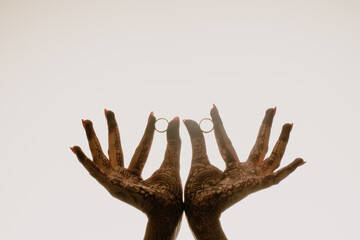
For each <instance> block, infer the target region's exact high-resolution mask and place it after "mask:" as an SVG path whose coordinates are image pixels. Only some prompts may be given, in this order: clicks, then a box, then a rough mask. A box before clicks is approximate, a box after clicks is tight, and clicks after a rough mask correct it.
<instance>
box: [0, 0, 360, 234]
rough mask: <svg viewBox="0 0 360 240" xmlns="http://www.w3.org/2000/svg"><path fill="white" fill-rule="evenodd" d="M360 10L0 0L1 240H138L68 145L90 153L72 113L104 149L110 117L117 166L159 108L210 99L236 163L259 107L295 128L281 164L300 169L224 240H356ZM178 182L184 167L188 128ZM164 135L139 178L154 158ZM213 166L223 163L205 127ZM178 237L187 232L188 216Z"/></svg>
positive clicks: (237, 210)
mask: <svg viewBox="0 0 360 240" xmlns="http://www.w3.org/2000/svg"><path fill="white" fill-rule="evenodd" d="M359 12H360V4H359V2H358V1H318V0H312V1H241V0H238V1H229V0H225V1H204V0H203V1H196V0H195V1H171V0H170V1H169V0H167V1H165V0H164V1H158V0H152V1H136V0H132V1H120V0H117V1H115V0H114V1H85V0H84V1H80V0H71V1H66V0H62V1H56V0H55V1H48V0H46V1H45V0H43V1H39V0H33V1H17V0H9V1H5V0H1V1H0V111H1V119H0V146H1V147H0V161H1V167H0V238H1V239H54V240H56V239H86V240H88V239H89V240H90V239H108V240H109V239H134V240H137V239H142V237H143V235H144V231H145V226H146V222H147V219H146V217H145V215H144V214H142V213H141V212H139V211H138V210H136V209H135V208H133V207H131V206H129V205H126V204H124V203H122V202H120V201H118V200H116V199H114V198H112V197H111V196H110V194H108V192H107V191H106V190H105V189H104V188H103V187H102V186H100V185H99V184H98V183H97V182H96V181H95V180H94V179H93V178H92V177H91V176H90V175H89V174H88V173H87V172H86V170H85V169H84V168H83V167H82V166H81V164H80V163H79V162H78V160H77V159H76V157H75V156H74V154H73V153H72V152H71V151H70V149H69V147H70V146H73V145H80V146H81V147H82V148H83V149H84V151H85V152H86V153H87V154H88V155H89V156H90V151H89V149H88V146H87V140H86V136H85V133H84V130H83V128H82V125H81V119H82V118H84V119H91V120H92V121H93V122H94V126H95V130H96V132H97V134H98V137H99V138H100V140H101V142H102V145H103V148H104V151H107V126H106V121H105V117H104V114H103V111H104V108H107V109H111V110H113V111H114V112H115V113H116V116H117V119H118V123H119V127H120V133H121V138H122V145H123V149H124V154H125V161H126V164H128V163H129V159H130V158H131V156H132V154H133V152H134V150H135V148H136V146H137V144H138V142H139V141H140V138H141V136H142V134H143V130H144V128H145V125H146V121H147V117H148V115H149V113H150V112H151V111H154V113H155V116H157V117H166V118H168V119H172V118H173V117H175V116H179V117H180V118H181V119H184V118H190V119H194V120H197V121H199V120H200V119H202V118H203V117H208V116H209V111H210V109H211V107H212V104H213V103H215V104H216V105H217V106H218V109H219V111H220V114H221V116H222V118H223V121H224V125H225V127H226V129H227V131H228V134H229V136H230V138H231V140H232V142H233V145H234V146H235V148H236V149H237V152H238V155H239V157H240V158H241V160H245V159H246V158H247V156H248V153H249V152H250V149H251V147H252V145H253V143H254V142H255V139H256V135H257V131H258V128H259V126H260V123H261V121H262V118H263V116H264V113H265V110H266V109H267V108H269V107H274V106H277V108H278V111H277V113H276V117H275V119H274V124H273V129H272V136H271V139H270V150H271V148H272V146H273V145H274V143H275V142H276V139H277V137H278V136H279V134H280V130H281V127H282V124H284V123H286V122H290V123H291V122H293V123H294V128H293V131H292V133H291V137H290V142H289V144H288V148H287V151H286V154H285V156H284V158H283V161H282V166H284V165H286V164H288V163H290V162H291V161H292V160H293V159H295V158H296V157H302V158H303V159H304V160H305V161H307V164H305V165H304V166H302V167H301V168H299V169H297V170H296V171H295V172H294V173H293V174H291V175H290V176H289V177H288V178H287V179H285V180H284V181H283V182H281V183H280V184H279V185H277V186H274V187H272V188H269V189H266V190H264V191H261V192H257V193H254V194H253V195H250V196H249V197H247V198H246V199H244V200H243V201H241V202H239V203H238V204H236V205H235V206H233V207H232V208H230V209H229V210H227V211H226V212H225V213H224V214H223V215H222V218H221V222H222V225H223V228H224V231H225V232H226V234H227V236H228V238H229V239H247V240H252V239H254V240H257V239H264V238H266V239H277V240H282V239H294V240H296V239H360V234H359V231H358V227H359V216H360V207H359V202H360V195H359V189H360V188H359V186H360V178H359V167H360V159H359V155H358V144H359V133H360V129H359V122H360V114H359V102H360V101H359V100H360V97H359V90H360V85H359V77H360V73H359V64H360V31H359V27H360V14H359ZM180 131H181V132H180V133H181V138H182V142H183V144H182V153H181V177H182V181H183V184H184V183H185V181H186V178H187V174H188V171H189V163H190V160H191V146H190V139H189V136H188V133H187V131H186V129H185V127H184V125H183V124H181V129H180ZM165 138H166V137H165V134H159V133H157V134H156V136H155V139H154V144H153V147H152V149H151V152H150V156H149V159H148V162H147V164H146V166H145V169H144V173H143V176H144V178H146V177H148V176H150V175H151V173H152V172H153V171H155V170H156V169H157V168H158V167H159V166H160V164H161V161H162V159H163V154H164V150H165V146H166V141H165ZM206 141H207V146H208V154H209V157H210V160H211V162H212V163H213V164H214V165H216V166H218V167H220V168H224V163H223V161H222V159H221V157H220V154H219V153H218V149H217V147H216V143H215V140H214V136H213V133H210V134H207V135H206ZM178 239H180V240H187V239H193V237H192V235H191V232H190V230H189V227H188V224H187V221H186V219H185V218H183V222H182V228H181V230H180V233H179V237H178Z"/></svg>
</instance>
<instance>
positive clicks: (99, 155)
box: [82, 120, 110, 170]
mask: <svg viewBox="0 0 360 240" xmlns="http://www.w3.org/2000/svg"><path fill="white" fill-rule="evenodd" d="M82 122H83V126H84V128H85V131H86V136H87V139H88V142H89V147H90V151H91V155H92V157H93V160H94V162H95V163H96V165H98V166H99V167H100V168H101V169H103V170H105V169H107V168H109V167H110V162H109V161H108V160H107V158H106V156H105V154H104V153H103V151H102V148H101V145H100V142H99V139H98V138H97V137H96V134H95V131H94V127H93V124H92V122H91V121H90V120H85V121H84V120H82Z"/></svg>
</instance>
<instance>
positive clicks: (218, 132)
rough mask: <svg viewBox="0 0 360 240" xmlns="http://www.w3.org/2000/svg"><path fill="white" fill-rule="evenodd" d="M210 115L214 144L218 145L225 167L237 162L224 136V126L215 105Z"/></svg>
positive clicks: (234, 153) (232, 149) (226, 136)
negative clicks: (212, 123)
mask: <svg viewBox="0 0 360 240" xmlns="http://www.w3.org/2000/svg"><path fill="white" fill-rule="evenodd" d="M210 115H211V118H212V120H213V122H214V131H215V137H216V142H217V144H218V147H219V151H220V154H221V156H222V158H223V159H224V161H225V163H226V166H228V165H229V164H232V163H237V162H239V158H238V156H237V154H236V151H235V149H234V147H233V145H232V143H231V141H230V139H229V137H228V135H227V134H226V131H225V128H224V125H223V123H222V120H221V118H220V115H219V111H218V109H217V108H216V106H215V104H214V105H213V108H212V109H211V111H210Z"/></svg>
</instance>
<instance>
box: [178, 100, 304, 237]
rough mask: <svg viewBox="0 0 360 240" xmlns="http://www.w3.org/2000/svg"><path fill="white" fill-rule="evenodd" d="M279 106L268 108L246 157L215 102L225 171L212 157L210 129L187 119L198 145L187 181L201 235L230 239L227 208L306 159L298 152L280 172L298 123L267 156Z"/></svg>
mask: <svg viewBox="0 0 360 240" xmlns="http://www.w3.org/2000/svg"><path fill="white" fill-rule="evenodd" d="M275 111H276V109H268V110H267V111H266V114H265V117H264V120H263V122H262V124H261V127H260V130H259V133H258V137H257V139H256V142H255V145H254V147H253V149H252V150H251V152H250V155H249V157H248V159H247V161H245V162H240V161H239V158H238V156H237V154H236V152H235V149H234V147H233V146H232V144H231V141H230V139H229V137H228V136H227V134H226V132H225V129H224V126H223V123H222V121H221V118H220V116H219V112H218V110H217V108H216V107H215V105H214V107H213V108H212V109H211V112H210V114H211V118H212V120H213V123H214V131H215V137H216V141H217V144H218V147H219V150H220V153H221V156H222V158H223V159H224V161H225V163H226V169H225V171H221V170H219V169H218V168H217V167H215V166H213V165H211V163H210V162H209V159H208V156H207V154H206V146H205V140H204V135H203V133H202V131H201V129H200V127H199V125H198V124H197V123H196V122H195V121H192V120H185V121H184V123H185V125H186V127H187V129H188V132H189V134H190V138H191V144H192V149H193V155H192V163H191V169H190V173H189V176H188V179H187V182H186V185H185V213H186V216H187V218H188V222H189V225H190V228H191V230H192V231H193V234H194V235H195V237H196V239H198V240H205V239H206V240H210V239H214V240H215V239H216V240H221V239H227V238H226V236H225V234H224V232H223V231H222V229H221V225H220V221H219V218H220V215H221V213H222V212H223V211H225V210H226V209H227V208H229V207H230V206H232V205H233V204H235V203H237V202H238V201H240V200H241V199H243V198H245V197H246V196H247V195H249V194H251V193H253V192H256V191H259V190H262V189H265V188H268V187H270V186H272V185H275V184H278V183H279V182H280V181H281V180H283V179H284V178H286V177H287V176H288V175H289V174H290V173H292V172H293V171H294V170H295V169H296V168H297V167H299V166H301V165H302V164H304V163H305V162H304V161H303V160H302V159H301V158H297V159H295V160H294V161H293V162H292V163H290V164H289V165H287V166H285V167H283V168H281V169H279V170H277V171H275V172H274V170H275V169H277V168H278V167H279V165H280V161H281V158H282V156H283V155H284V152H285V148H286V144H287V142H288V139H289V135H290V131H291V129H292V124H285V125H284V126H283V128H282V131H281V134H280V137H279V139H278V141H277V143H276V145H275V147H274V149H273V151H272V153H271V154H270V156H269V157H268V158H266V159H264V158H265V155H266V152H267V150H268V143H269V136H270V129H271V125H272V121H273V117H274V115H275Z"/></svg>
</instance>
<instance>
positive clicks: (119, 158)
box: [105, 109, 124, 168]
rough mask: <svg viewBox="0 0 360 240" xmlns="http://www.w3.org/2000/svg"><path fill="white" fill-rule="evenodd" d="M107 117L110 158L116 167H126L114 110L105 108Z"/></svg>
mask: <svg viewBox="0 0 360 240" xmlns="http://www.w3.org/2000/svg"><path fill="white" fill-rule="evenodd" d="M105 117H106V120H107V124H108V130H109V159H110V164H111V166H112V167H113V168H114V167H116V166H119V167H124V155H123V151H122V148H121V141H120V133H119V128H118V125H117V122H116V119H115V114H114V113H113V112H112V111H108V110H106V109H105Z"/></svg>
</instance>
